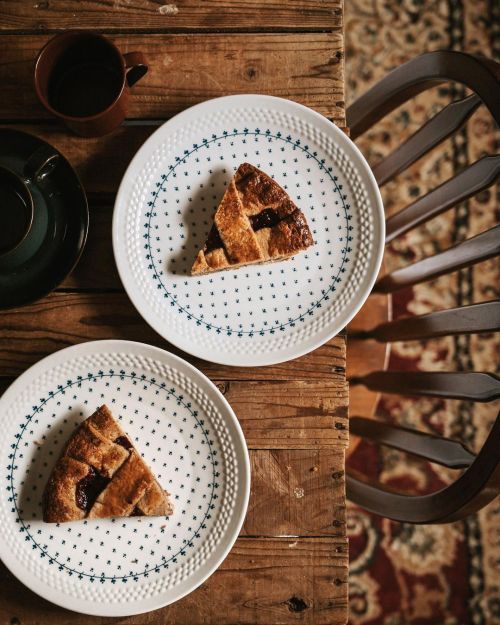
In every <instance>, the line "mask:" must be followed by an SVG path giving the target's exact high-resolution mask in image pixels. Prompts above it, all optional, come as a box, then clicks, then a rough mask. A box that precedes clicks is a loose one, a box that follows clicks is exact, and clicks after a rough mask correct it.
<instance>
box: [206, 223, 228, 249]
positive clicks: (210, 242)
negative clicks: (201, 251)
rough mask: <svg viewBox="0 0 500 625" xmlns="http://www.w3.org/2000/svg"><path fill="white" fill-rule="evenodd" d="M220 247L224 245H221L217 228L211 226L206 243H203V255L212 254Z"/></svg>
mask: <svg viewBox="0 0 500 625" xmlns="http://www.w3.org/2000/svg"><path fill="white" fill-rule="evenodd" d="M221 247H224V243H222V239H221V238H220V234H219V231H218V230H217V227H216V226H215V225H213V226H212V228H211V229H210V232H209V233H208V237H207V242H206V243H205V253H207V254H208V252H213V251H214V250H218V249H219V248H221Z"/></svg>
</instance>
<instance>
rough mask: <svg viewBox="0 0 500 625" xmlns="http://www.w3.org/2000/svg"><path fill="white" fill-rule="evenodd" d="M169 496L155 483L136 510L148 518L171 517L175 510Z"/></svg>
mask: <svg viewBox="0 0 500 625" xmlns="http://www.w3.org/2000/svg"><path fill="white" fill-rule="evenodd" d="M169 494H170V493H168V492H166V491H164V490H163V489H162V487H161V486H160V485H159V484H158V482H156V481H155V483H154V484H153V485H152V486H151V487H150V488H149V489H148V490H147V491H146V492H145V493H144V495H143V497H142V498H141V499H140V500H139V501H138V502H137V504H136V509H137V511H138V512H139V513H140V514H144V515H146V516H170V515H171V514H172V513H173V511H174V509H173V506H172V504H171V503H170V501H169V499H168V495H169ZM165 495H167V496H165Z"/></svg>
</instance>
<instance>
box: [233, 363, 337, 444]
mask: <svg viewBox="0 0 500 625" xmlns="http://www.w3.org/2000/svg"><path fill="white" fill-rule="evenodd" d="M291 375H293V373H291ZM342 378H343V376H341V379H335V377H334V376H331V379H330V380H327V379H325V380H321V381H315V380H314V381H313V380H311V381H301V380H299V381H295V382H293V383H291V382H275V381H271V382H265V381H261V382H254V381H245V382H225V383H221V386H222V385H223V386H224V387H225V389H224V390H225V393H224V394H225V396H226V399H227V400H228V401H229V403H230V404H231V406H232V407H233V409H234V411H235V412H236V414H237V416H238V419H239V421H240V424H241V427H242V428H243V432H244V433H245V438H246V441H247V445H248V446H249V447H250V448H262V449H319V448H323V447H337V448H338V447H342V446H346V445H347V444H348V442H349V432H348V423H347V419H348V408H347V406H348V391H347V385H346V384H345V382H344V380H343V379H342Z"/></svg>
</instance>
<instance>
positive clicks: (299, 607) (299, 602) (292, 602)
mask: <svg viewBox="0 0 500 625" xmlns="http://www.w3.org/2000/svg"><path fill="white" fill-rule="evenodd" d="M285 603H286V604H287V606H288V609H289V610H290V612H303V611H304V610H307V608H308V607H309V606H308V605H307V603H306V602H305V601H304V599H301V598H300V597H295V596H293V597H290V599H288V600H287V601H285Z"/></svg>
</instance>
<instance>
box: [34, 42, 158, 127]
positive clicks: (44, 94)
mask: <svg viewBox="0 0 500 625" xmlns="http://www.w3.org/2000/svg"><path fill="white" fill-rule="evenodd" d="M147 71H148V66H147V62H146V59H145V57H144V55H143V54H142V52H128V53H127V54H122V53H121V52H120V51H119V50H118V48H117V47H116V46H115V44H114V43H112V42H111V41H110V40H109V39H107V38H106V37H104V36H102V35H98V34H96V33H89V32H84V31H76V30H70V31H67V32H65V33H62V34H60V35H57V36H56V37H54V38H53V39H51V40H50V41H49V42H48V43H47V44H46V45H45V46H44V47H43V48H42V50H41V51H40V53H39V54H38V57H37V59H36V63H35V90H36V93H37V95H38V97H39V99H40V101H41V102H42V104H43V105H44V106H45V108H46V109H47V110H49V111H50V112H51V113H53V114H54V115H56V116H57V117H59V118H60V119H61V120H62V121H63V122H64V123H65V124H66V125H67V126H68V127H69V128H71V130H73V131H74V132H76V133H77V134H79V135H82V136H84V137H99V136H101V135H105V134H107V133H108V132H111V131H112V130H114V129H115V128H116V127H117V126H119V125H120V124H121V123H122V121H123V120H124V119H125V116H126V114H127V107H128V102H129V99H130V87H132V85H134V84H135V83H136V82H137V81H138V80H139V79H140V78H142V77H143V76H144V74H145V73H146V72H147Z"/></svg>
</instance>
